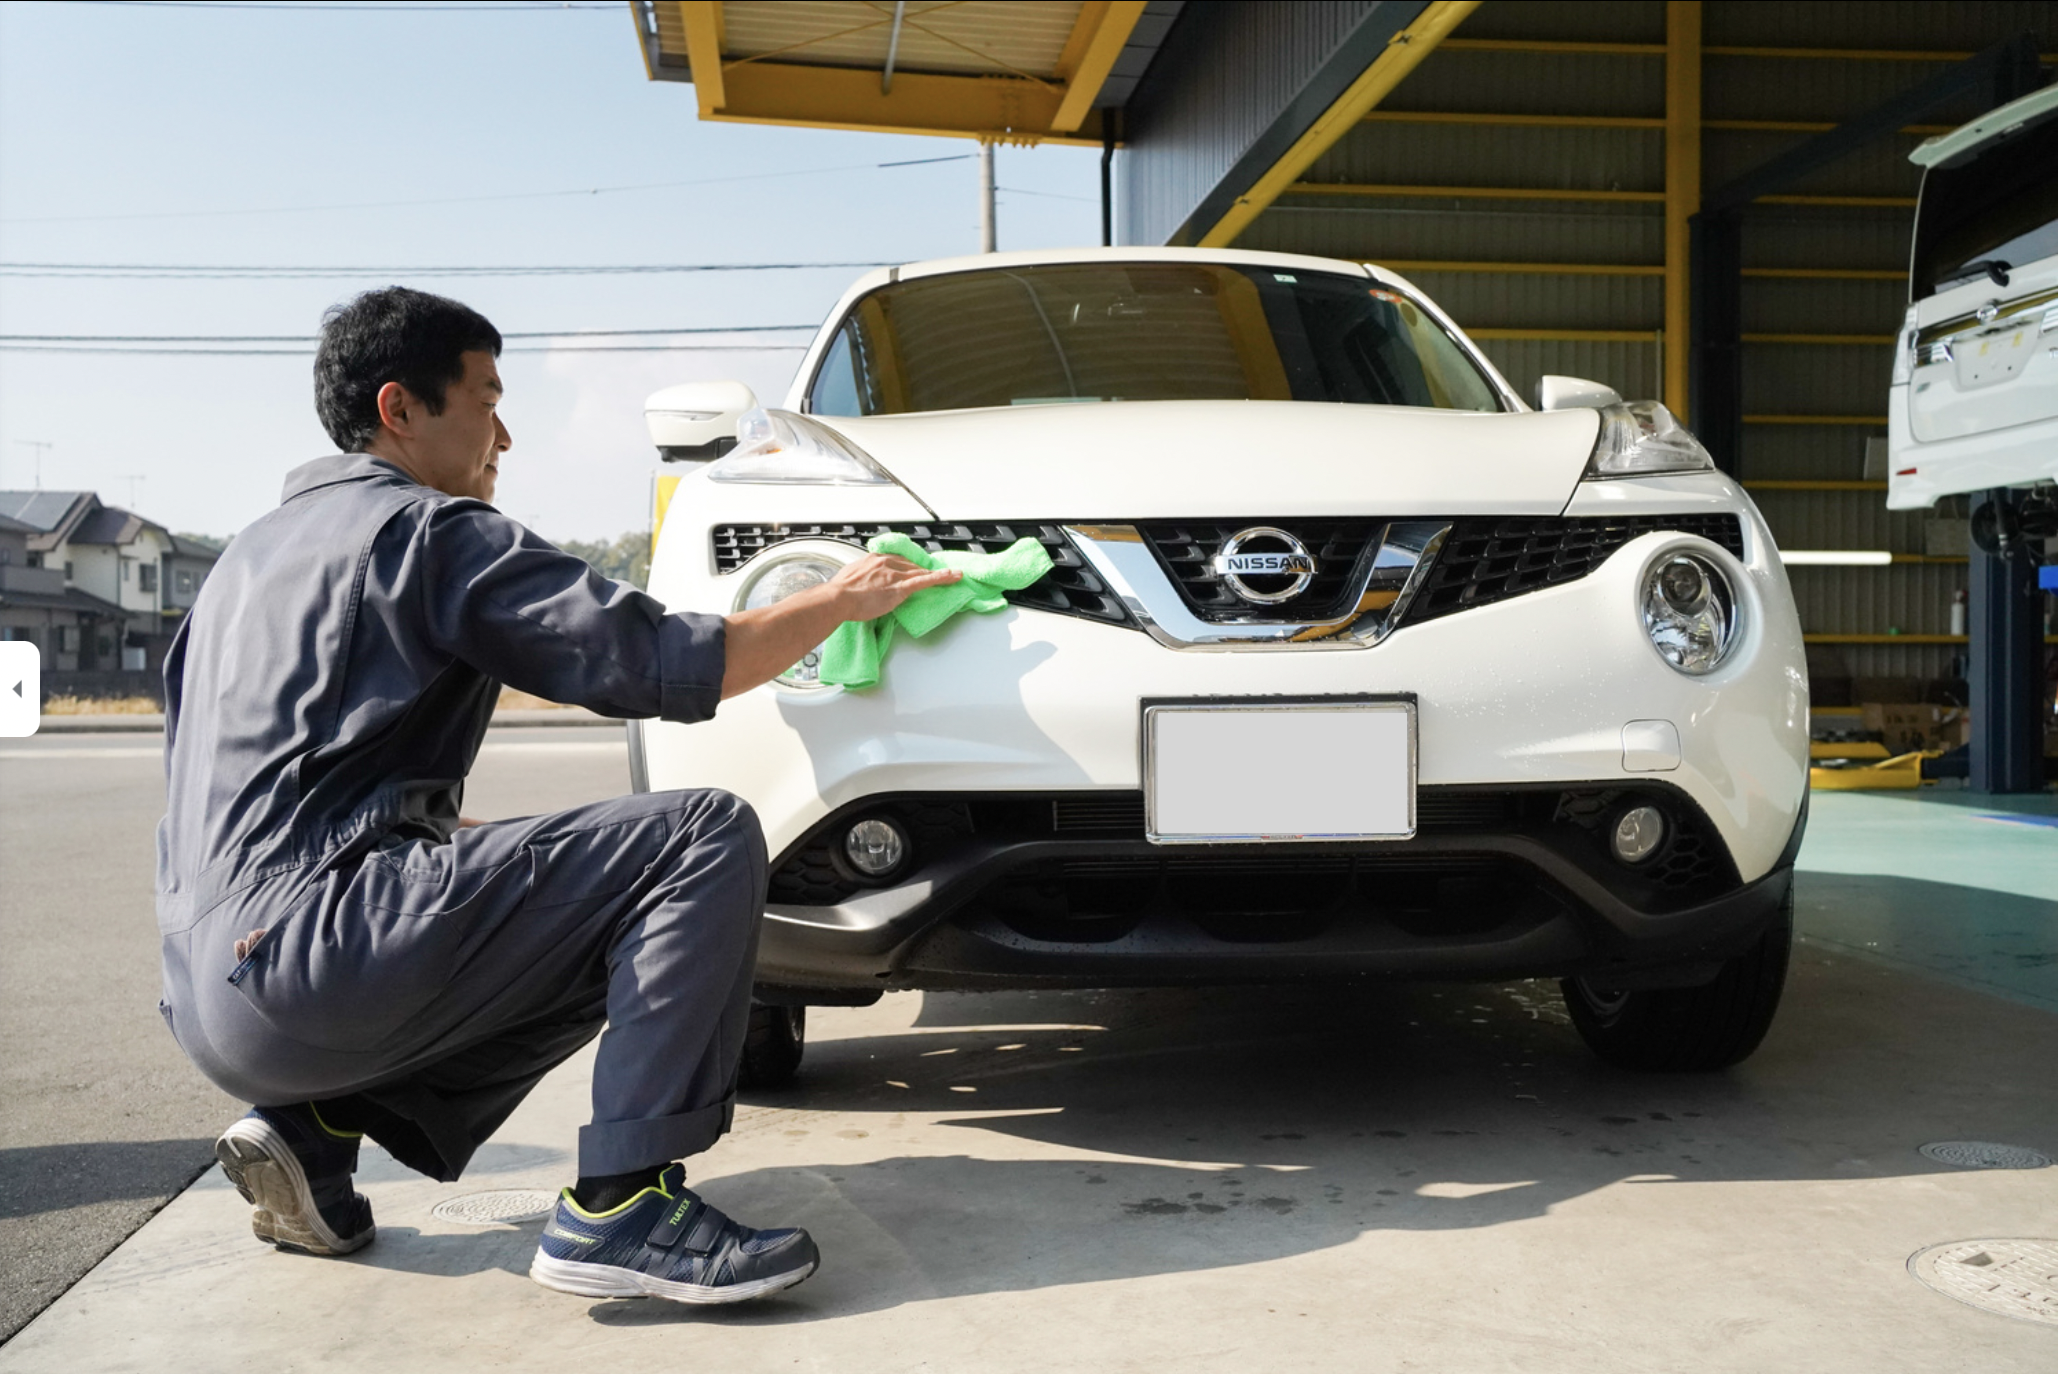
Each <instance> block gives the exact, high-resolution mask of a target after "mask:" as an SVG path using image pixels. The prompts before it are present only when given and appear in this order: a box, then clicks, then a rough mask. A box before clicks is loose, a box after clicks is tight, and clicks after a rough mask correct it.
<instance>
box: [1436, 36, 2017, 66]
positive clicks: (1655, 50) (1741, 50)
mask: <svg viewBox="0 0 2058 1374" xmlns="http://www.w3.org/2000/svg"><path fill="white" fill-rule="evenodd" d="M1445 46H1446V47H1448V48H1449V49H1450V50H1451V51H1453V52H1527V53H1559V54H1566V55H1570V56H1600V57H1663V56H1665V48H1666V45H1665V44H1663V43H1597V42H1584V41H1566V40H1562V39H1555V38H1453V39H1451V40H1450V41H1449V42H1448V43H1446V44H1445ZM1701 52H1702V53H1703V54H1704V55H1706V56H1708V57H1794V58H1814V59H1819V60H1822V61H1828V62H1963V61H1964V60H1965V59H1966V58H1968V57H1972V56H1975V54H1973V53H1969V52H1931V51H1925V50H1920V49H1912V48H1754V47H1738V46H1735V45H1733V44H1731V45H1718V44H1712V43H1711V44H1709V45H1707V46H1706V47H1703V48H1702V49H1701ZM2040 60H2041V61H2044V62H2051V61H2054V60H2058V55H2054V54H2051V53H2045V54H2043V56H2042V58H2041V59H2040Z"/></svg>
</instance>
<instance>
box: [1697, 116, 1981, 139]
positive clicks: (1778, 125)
mask: <svg viewBox="0 0 2058 1374" xmlns="http://www.w3.org/2000/svg"><path fill="white" fill-rule="evenodd" d="M1701 127H1702V128H1704V129H1724V130H1730V131H1734V132H1740V133H1754V134H1826V133H1828V132H1829V131H1830V130H1831V129H1834V128H1835V127H1836V125H1834V124H1832V123H1830V122H1829V121H1828V120H1826V119H1704V120H1702V121H1701ZM1957 127H1958V126H1957V125H1956V124H1910V125H1907V126H1905V127H1904V128H1902V130H1901V132H1902V133H1904V134H1912V135H1916V136H1919V137H1924V138H1927V137H1928V136H1929V135H1931V134H1947V133H1949V132H1951V130H1953V129H1955V128H1957Z"/></svg>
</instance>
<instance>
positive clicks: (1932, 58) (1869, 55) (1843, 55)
mask: <svg viewBox="0 0 2058 1374" xmlns="http://www.w3.org/2000/svg"><path fill="white" fill-rule="evenodd" d="M1706 51H1707V54H1708V56H1710V57H1796V58H1803V59H1809V58H1814V59H1821V60H1825V61H1830V62H1963V61H1964V60H1965V59H1966V58H1968V57H1977V56H1978V54H1977V53H1970V52H1932V51H1925V50H1923V49H1919V48H1753V47H1737V46H1734V45H1729V46H1724V47H1714V46H1710V47H1709V48H1708V49H1707V50H1706ZM2051 57H2052V54H2050V53H2045V54H2043V56H2042V58H2041V59H2040V60H2042V61H2045V62H2049V61H2050V60H2051Z"/></svg>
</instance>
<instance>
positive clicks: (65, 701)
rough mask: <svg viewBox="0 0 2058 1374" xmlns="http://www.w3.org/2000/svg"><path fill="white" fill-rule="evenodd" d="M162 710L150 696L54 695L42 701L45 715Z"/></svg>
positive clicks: (137, 713) (129, 713) (146, 713)
mask: <svg viewBox="0 0 2058 1374" xmlns="http://www.w3.org/2000/svg"><path fill="white" fill-rule="evenodd" d="M163 710H164V707H163V706H162V705H160V704H159V703H158V702H157V701H156V700H154V699H153V698H150V697H75V696H54V697H50V698H48V699H47V700H45V701H44V703H43V714H44V715H46V716H154V715H157V714H158V713H159V712H161V711H163Z"/></svg>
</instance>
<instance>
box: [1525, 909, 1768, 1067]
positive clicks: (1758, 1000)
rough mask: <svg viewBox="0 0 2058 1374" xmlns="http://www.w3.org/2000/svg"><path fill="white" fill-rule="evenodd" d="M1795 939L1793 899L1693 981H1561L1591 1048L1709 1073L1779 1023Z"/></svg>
mask: <svg viewBox="0 0 2058 1374" xmlns="http://www.w3.org/2000/svg"><path fill="white" fill-rule="evenodd" d="M1793 940H1794V898H1793V893H1792V892H1791V891H1789V892H1788V893H1787V897H1786V901H1785V902H1784V903H1783V904H1782V905H1781V907H1780V911H1779V916H1778V918H1777V919H1776V920H1775V921H1774V922H1773V924H1772V925H1771V926H1770V927H1769V928H1768V929H1767V930H1766V931H1765V933H1764V934H1763V935H1761V936H1760V937H1759V938H1758V942H1757V943H1756V944H1754V945H1752V946H1751V948H1750V949H1748V950H1746V951H1745V952H1744V953H1742V954H1739V955H1738V956H1737V957H1736V958H1734V959H1730V960H1727V961H1726V962H1724V964H1723V965H1722V972H1721V973H1719V974H1717V975H1716V976H1715V979H1714V981H1713V982H1709V983H1705V984H1702V985H1701V986H1699V987H1691V988H1648V989H1641V990H1637V991H1625V992H1614V991H1609V990H1608V989H1607V988H1606V987H1605V986H1597V985H1595V984H1594V983H1592V982H1589V981H1588V980H1587V979H1585V978H1567V979H1565V980H1563V981H1562V982H1561V983H1560V984H1559V986H1560V987H1561V988H1562V989H1563V990H1564V993H1565V1009H1566V1011H1568V1012H1570V1013H1571V1014H1572V1024H1573V1026H1574V1027H1575V1028H1577V1029H1578V1031H1579V1035H1580V1038H1581V1039H1583V1040H1585V1041H1586V1043H1587V1048H1589V1049H1591V1050H1592V1051H1593V1052H1594V1053H1595V1054H1597V1055H1599V1056H1600V1057H1601V1058H1602V1059H1605V1060H1606V1061H1607V1062H1608V1063H1610V1064H1613V1065H1616V1066H1617V1067H1618V1068H1624V1069H1642V1070H1646V1071H1650V1072H1658V1073H1696V1072H1699V1073H1708V1072H1712V1071H1714V1070H1717V1069H1726V1068H1728V1067H1729V1066H1730V1065H1732V1064H1737V1063H1741V1062H1742V1061H1743V1060H1745V1059H1747V1058H1749V1057H1750V1054H1751V1052H1752V1051H1753V1050H1755V1049H1757V1048H1758V1044H1759V1042H1760V1041H1762V1040H1763V1039H1764V1038H1765V1032H1766V1031H1767V1030H1768V1029H1769V1028H1770V1027H1771V1025H1772V1017H1773V1013H1775V1012H1777V1011H1778V1010H1779V996H1780V993H1781V991H1782V990H1783V989H1784V988H1785V986H1786V969H1787V958H1788V955H1789V953H1790V952H1791V950H1792V948H1793Z"/></svg>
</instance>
